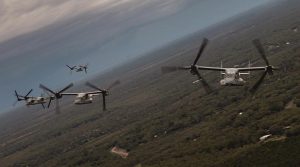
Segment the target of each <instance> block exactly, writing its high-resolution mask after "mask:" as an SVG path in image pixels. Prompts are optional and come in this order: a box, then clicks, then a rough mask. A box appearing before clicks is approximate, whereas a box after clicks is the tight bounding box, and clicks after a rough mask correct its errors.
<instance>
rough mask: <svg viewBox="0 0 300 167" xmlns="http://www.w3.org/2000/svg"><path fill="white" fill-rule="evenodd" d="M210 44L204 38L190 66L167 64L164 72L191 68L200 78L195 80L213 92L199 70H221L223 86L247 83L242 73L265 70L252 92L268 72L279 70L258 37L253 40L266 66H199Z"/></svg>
mask: <svg viewBox="0 0 300 167" xmlns="http://www.w3.org/2000/svg"><path fill="white" fill-rule="evenodd" d="M207 44H208V39H206V38H204V40H203V43H202V45H201V47H200V50H199V53H198V55H197V57H196V59H195V61H194V63H193V64H192V65H190V66H184V67H178V66H166V67H162V72H163V73H169V72H174V71H180V70H190V72H191V73H192V74H193V75H197V77H198V80H197V81H195V82H199V81H201V83H202V84H203V86H204V88H205V90H206V91H207V92H211V88H210V86H209V85H208V83H207V82H206V81H205V79H204V78H203V77H202V76H201V74H200V72H199V70H212V71H221V74H222V76H224V78H223V79H222V80H220V85H222V86H243V85H245V83H246V81H245V80H244V79H243V78H241V75H245V74H246V75H250V71H264V73H263V75H262V76H261V78H260V79H259V80H258V81H257V82H256V84H255V85H254V86H253V87H252V88H251V90H250V92H252V93H254V92H255V91H256V90H257V89H258V87H259V86H260V85H261V83H262V81H263V80H264V78H265V77H266V75H267V74H269V75H273V71H274V70H277V69H278V68H275V67H274V66H272V65H270V64H269V61H268V59H267V58H266V54H265V51H264V49H263V47H262V44H261V43H260V41H259V40H258V39H255V40H253V44H254V46H255V47H256V48H257V50H258V52H259V53H260V55H261V57H262V58H263V60H264V61H265V63H266V66H262V67H250V66H249V67H245V68H238V67H232V68H223V67H222V65H221V67H208V66H198V65H196V64H197V62H198V60H199V58H200V56H201V55H202V53H203V51H204V49H205V47H206V46H207Z"/></svg>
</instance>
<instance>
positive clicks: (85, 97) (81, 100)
mask: <svg viewBox="0 0 300 167" xmlns="http://www.w3.org/2000/svg"><path fill="white" fill-rule="evenodd" d="M118 84H120V81H115V82H114V83H113V84H111V85H110V86H109V87H108V88H107V89H100V88H98V87H97V86H95V85H93V84H91V83H89V82H87V83H86V85H87V86H89V87H91V88H93V89H96V90H97V91H92V92H81V93H63V92H64V91H66V90H67V89H69V88H71V87H72V86H73V84H72V83H71V84H69V85H68V86H66V87H65V88H64V89H62V90H60V91H58V92H55V91H53V90H51V89H49V88H47V87H46V86H44V85H42V84H40V88H42V89H44V90H45V91H48V92H49V93H52V94H53V96H50V97H51V98H50V100H49V103H48V108H49V107H50V104H51V101H52V100H56V112H57V113H59V99H61V98H62V97H63V96H76V97H75V100H74V102H73V103H74V104H77V105H84V104H90V103H92V102H93V100H94V99H93V96H100V94H102V100H103V111H105V110H106V96H108V95H109V90H110V89H111V88H113V87H114V86H116V85H118Z"/></svg>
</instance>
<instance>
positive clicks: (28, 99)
mask: <svg viewBox="0 0 300 167" xmlns="http://www.w3.org/2000/svg"><path fill="white" fill-rule="evenodd" d="M32 91H33V89H31V90H30V91H29V92H28V93H27V94H26V95H25V96H23V95H20V94H18V92H17V91H16V90H15V96H16V97H17V101H16V102H15V103H14V104H13V105H14V106H15V105H16V103H17V102H19V101H25V103H26V106H33V105H38V104H41V105H42V106H43V108H44V109H45V106H44V104H45V103H47V100H48V99H49V98H47V97H43V96H39V97H33V96H29V94H30V93H31V92H32Z"/></svg>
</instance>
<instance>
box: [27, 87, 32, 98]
mask: <svg viewBox="0 0 300 167" xmlns="http://www.w3.org/2000/svg"><path fill="white" fill-rule="evenodd" d="M32 91H33V89H31V90H30V91H29V92H28V93H27V94H26V95H25V97H27V96H28V95H29V94H30V93H31V92H32Z"/></svg>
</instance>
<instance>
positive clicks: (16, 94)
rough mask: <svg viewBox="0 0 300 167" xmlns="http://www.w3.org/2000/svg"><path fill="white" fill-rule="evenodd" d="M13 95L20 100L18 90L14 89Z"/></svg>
mask: <svg viewBox="0 0 300 167" xmlns="http://www.w3.org/2000/svg"><path fill="white" fill-rule="evenodd" d="M15 96H16V97H17V99H18V101H20V100H21V99H20V96H19V94H18V92H17V91H16V90H15Z"/></svg>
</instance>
